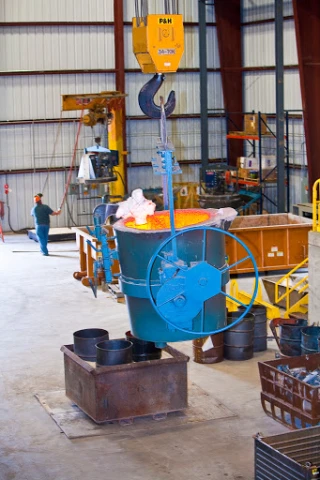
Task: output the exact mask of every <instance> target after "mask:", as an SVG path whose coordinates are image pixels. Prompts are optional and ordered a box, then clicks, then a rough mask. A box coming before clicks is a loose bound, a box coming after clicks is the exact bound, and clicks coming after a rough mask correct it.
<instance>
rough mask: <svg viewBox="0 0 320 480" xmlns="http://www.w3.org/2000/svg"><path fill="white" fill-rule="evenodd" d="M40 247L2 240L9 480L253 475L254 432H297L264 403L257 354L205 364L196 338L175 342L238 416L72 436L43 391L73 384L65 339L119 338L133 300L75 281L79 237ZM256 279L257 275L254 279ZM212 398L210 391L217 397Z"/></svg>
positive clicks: (3, 423)
mask: <svg viewBox="0 0 320 480" xmlns="http://www.w3.org/2000/svg"><path fill="white" fill-rule="evenodd" d="M49 250H50V252H51V256H49V257H43V256H42V255H41V254H40V253H39V252H38V245H37V244H36V243H35V242H33V241H31V240H29V239H28V238H27V237H26V236H22V235H7V236H6V243H5V244H2V243H1V242H0V278H1V284H0V300H1V314H0V321H1V336H0V391H1V408H0V452H1V458H0V480H13V479H16V480H89V479H90V480H91V479H93V478H103V479H106V480H109V479H110V480H111V479H121V480H151V479H154V480H165V479H169V478H170V480H195V479H196V480H204V479H210V480H222V479H226V480H233V479H239V480H240V479H243V480H251V479H253V478H254V473H253V472H254V441H253V438H252V437H253V435H255V434H256V433H257V432H262V433H263V434H264V435H273V434H277V433H282V432H286V431H288V430H287V429H286V428H285V427H283V426H282V425H280V424H279V423H277V422H276V421H274V420H272V419H271V418H269V417H267V416H266V415H265V413H264V412H263V410H262V407H261V404H260V381H259V374H258V368H257V361H261V360H262V361H263V360H270V359H274V356H275V351H276V346H275V343H274V342H273V341H272V342H270V344H269V349H268V351H267V352H264V353H260V354H256V355H255V357H254V359H252V360H249V361H246V362H230V361H224V362H222V363H220V364H217V365H210V366H208V365H199V364H196V363H194V362H193V361H192V345H191V342H185V343H181V344H176V347H177V348H178V349H179V350H181V351H183V352H184V353H187V354H188V355H190V356H191V359H190V362H189V366H188V372H189V378H190V380H191V381H195V382H196V384H197V385H199V386H200V387H201V388H202V389H204V390H206V391H207V392H208V393H209V394H210V396H212V397H213V398H215V399H217V400H219V401H220V402H222V403H223V404H224V405H225V406H226V407H227V408H229V409H230V410H231V411H232V412H233V413H235V414H236V416H235V417H231V418H226V419H218V420H213V421H209V422H206V423H201V424H197V425H190V424H189V425H185V426H181V427H179V428H170V426H169V427H168V428H167V429H166V430H165V431H162V432H161V433H157V434H154V433H153V434H151V433H150V432H149V433H148V432H146V433H144V434H141V432H139V434H137V435H136V434H134V433H133V434H132V433H130V435H129V434H128V433H127V431H126V427H122V428H123V430H122V428H121V429H120V430H121V432H120V433H119V434H115V435H110V436H103V437H102V436H101V437H91V438H84V439H78V440H69V439H68V438H67V437H66V436H65V435H64V434H63V433H60V431H59V429H58V427H57V425H56V424H55V423H54V422H53V420H52V419H51V418H50V416H49V415H48V414H47V413H46V411H45V410H44V408H43V407H42V406H41V405H40V404H39V403H38V402H37V400H36V399H35V397H34V395H35V394H36V393H38V392H41V391H49V390H50V391H51V390H52V391H56V390H61V389H63V388H64V368H63V356H62V353H61V352H60V347H61V345H64V344H70V343H72V342H73V340H72V334H73V332H74V331H75V330H78V329H81V328H88V327H101V328H106V329H107V330H108V331H109V332H110V336H111V337H112V338H117V337H118V338H119V337H123V335H124V332H125V331H126V330H128V327H129V324H128V319H127V318H128V317H127V310H126V306H125V305H123V304H118V303H116V301H115V300H113V299H112V298H109V297H108V295H107V294H106V293H103V292H99V295H98V298H97V299H95V298H94V297H93V295H92V292H91V290H90V289H87V288H85V287H84V286H83V285H82V284H81V283H80V282H77V281H76V280H74V279H73V276H72V274H73V272H74V271H76V270H78V253H77V251H76V246H75V243H73V242H65V243H56V244H49ZM246 282H248V280H246ZM209 399H210V397H209Z"/></svg>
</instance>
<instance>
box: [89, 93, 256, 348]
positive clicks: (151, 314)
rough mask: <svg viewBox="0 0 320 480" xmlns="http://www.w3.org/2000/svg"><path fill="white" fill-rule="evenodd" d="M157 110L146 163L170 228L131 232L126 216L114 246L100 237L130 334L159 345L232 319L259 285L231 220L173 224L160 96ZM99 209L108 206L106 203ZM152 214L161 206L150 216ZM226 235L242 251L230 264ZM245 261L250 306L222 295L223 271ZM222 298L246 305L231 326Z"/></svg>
mask: <svg viewBox="0 0 320 480" xmlns="http://www.w3.org/2000/svg"><path fill="white" fill-rule="evenodd" d="M161 111H162V115H161V120H160V127H161V138H160V143H159V144H158V146H157V154H158V156H157V158H156V159H153V160H152V166H153V170H154V173H155V174H156V175H161V176H162V178H163V194H164V208H165V210H169V216H170V229H162V230H138V229H134V228H129V227H126V225H125V221H124V220H119V221H118V222H116V223H115V224H114V225H113V228H114V230H115V233H116V240H117V251H111V252H110V250H109V249H108V244H107V239H106V236H105V235H104V237H105V240H104V241H103V242H102V241H101V243H102V248H101V253H102V256H103V259H104V260H103V267H104V271H105V276H106V279H107V281H109V280H108V279H110V275H111V265H112V261H113V259H114V258H118V259H119V262H120V267H121V274H120V278H119V280H120V285H121V289H122V292H123V293H124V294H125V296H126V303H127V307H128V312H129V317H130V323H131V332H132V334H133V335H134V336H135V337H137V338H140V339H142V340H146V341H151V342H155V343H156V346H157V347H160V348H161V347H164V346H165V345H166V343H167V342H175V341H182V340H193V339H195V338H199V337H203V336H206V335H209V334H214V333H218V332H221V331H223V330H226V329H228V328H230V327H232V326H234V325H236V324H237V323H239V322H240V321H241V320H242V318H243V317H244V316H245V315H246V313H247V312H248V311H249V310H250V308H251V305H252V304H253V302H254V299H255V297H256V294H257V289H258V270H257V266H256V262H255V259H254V258H253V256H252V254H251V252H250V251H249V249H248V247H247V246H246V245H245V244H244V243H243V242H242V241H241V240H239V239H238V238H237V237H235V236H234V235H232V234H231V233H229V232H227V231H226V230H227V229H228V228H229V226H230V222H228V221H227V220H226V221H222V223H221V222H220V223H219V228H217V226H215V225H216V224H215V222H216V220H215V216H214V215H212V214H210V215H209V219H208V220H206V221H205V222H202V223H200V224H199V225H198V226H195V227H191V228H181V229H176V226H175V211H174V199H173V188H172V175H173V174H175V173H181V170H180V167H179V165H178V163H177V161H176V160H175V158H174V156H173V151H174V149H173V146H172V145H171V144H170V143H169V142H168V138H167V132H166V118H165V112H164V106H163V100H162V104H161ZM98 208H100V209H102V208H103V206H102V205H100V206H99V207H98ZM104 208H105V209H106V211H107V208H108V205H104ZM197 211H201V210H199V209H197ZM209 211H210V209H209V210H202V212H209ZM211 212H212V211H211ZM100 213H101V212H100ZM157 213H160V212H155V215H157ZM107 216H108V215H107V213H105V215H100V217H99V218H100V221H103V222H104V221H105V218H106V217H107ZM96 218H97V216H96ZM221 226H222V228H220V227H221ZM101 228H102V229H103V227H101ZM95 230H96V232H95V233H97V234H98V235H99V237H98V240H100V238H101V240H102V237H101V232H102V231H103V230H100V229H99V227H98V225H96V227H95ZM226 237H229V238H231V239H233V240H234V241H235V242H236V243H237V249H240V250H241V252H243V257H242V258H241V259H240V260H238V261H236V262H235V263H234V264H232V265H228V263H227V260H226V254H225V240H226ZM246 261H251V263H252V265H253V268H254V271H255V285H254V291H253V295H252V299H251V302H250V304H249V305H244V304H243V303H242V302H240V301H239V300H237V299H235V298H234V297H232V296H230V295H228V294H227V293H226V288H225V287H226V284H227V283H228V281H229V271H230V269H231V268H232V267H234V266H235V265H238V264H239V263H241V262H246ZM226 297H229V298H231V299H233V300H235V301H236V302H237V303H238V304H239V306H243V307H245V308H244V310H243V313H242V315H241V316H239V317H238V318H237V319H236V321H235V322H233V323H232V324H231V325H227V321H226Z"/></svg>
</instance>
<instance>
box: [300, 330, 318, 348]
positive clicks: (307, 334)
mask: <svg viewBox="0 0 320 480" xmlns="http://www.w3.org/2000/svg"><path fill="white" fill-rule="evenodd" d="M319 337H320V327H316V326H312V327H305V328H303V329H302V330H301V353H302V355H308V354H310V353H318V342H319Z"/></svg>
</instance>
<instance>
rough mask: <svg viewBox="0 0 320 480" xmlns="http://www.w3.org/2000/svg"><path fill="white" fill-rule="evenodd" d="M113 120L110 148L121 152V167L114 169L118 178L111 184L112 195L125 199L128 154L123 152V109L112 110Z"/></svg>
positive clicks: (111, 123) (110, 125)
mask: <svg viewBox="0 0 320 480" xmlns="http://www.w3.org/2000/svg"><path fill="white" fill-rule="evenodd" d="M109 112H111V114H112V120H111V122H110V123H109V125H108V148H110V150H117V151H118V152H119V166H118V167H114V172H117V173H116V175H117V177H118V179H117V181H116V182H111V183H109V188H110V195H112V196H119V197H123V195H124V194H125V181H126V170H125V162H126V157H125V155H126V153H127V152H124V151H123V135H122V125H123V123H122V116H123V111H122V108H117V109H113V108H112V109H111V110H110V111H109Z"/></svg>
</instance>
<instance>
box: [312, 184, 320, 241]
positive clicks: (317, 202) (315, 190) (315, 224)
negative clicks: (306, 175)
mask: <svg viewBox="0 0 320 480" xmlns="http://www.w3.org/2000/svg"><path fill="white" fill-rule="evenodd" d="M319 185H320V179H318V180H316V181H315V182H314V184H313V187H312V230H313V231H314V232H320V199H319Z"/></svg>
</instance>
